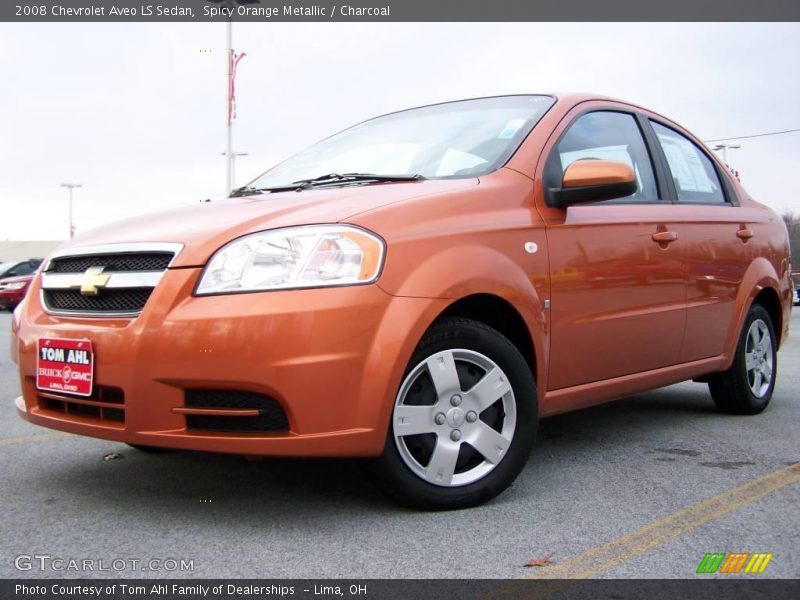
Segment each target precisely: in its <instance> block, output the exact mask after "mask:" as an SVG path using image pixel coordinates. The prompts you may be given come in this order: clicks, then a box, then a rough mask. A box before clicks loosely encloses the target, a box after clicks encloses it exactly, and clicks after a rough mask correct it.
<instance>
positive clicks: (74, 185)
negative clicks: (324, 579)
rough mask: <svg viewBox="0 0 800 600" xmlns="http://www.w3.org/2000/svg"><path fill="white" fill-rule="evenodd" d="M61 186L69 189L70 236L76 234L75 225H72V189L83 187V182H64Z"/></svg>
mask: <svg viewBox="0 0 800 600" xmlns="http://www.w3.org/2000/svg"><path fill="white" fill-rule="evenodd" d="M61 187H64V188H67V189H68V190H69V237H70V238H72V237H73V236H74V235H75V227H73V226H72V190H74V189H75V188H79V187H83V184H82V183H62V184H61Z"/></svg>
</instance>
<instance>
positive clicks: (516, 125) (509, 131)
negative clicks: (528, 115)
mask: <svg viewBox="0 0 800 600" xmlns="http://www.w3.org/2000/svg"><path fill="white" fill-rule="evenodd" d="M526 122H527V119H511V120H510V121H509V122H508V123H506V126H505V127H504V128H503V130H502V131H501V132H500V134H499V135H498V136H497V138H498V139H501V140H510V139H511V138H513V137H514V136H515V135H516V134H517V131H519V129H520V127H522V126H523V125H525V123H526Z"/></svg>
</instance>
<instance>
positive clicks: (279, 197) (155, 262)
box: [12, 95, 792, 508]
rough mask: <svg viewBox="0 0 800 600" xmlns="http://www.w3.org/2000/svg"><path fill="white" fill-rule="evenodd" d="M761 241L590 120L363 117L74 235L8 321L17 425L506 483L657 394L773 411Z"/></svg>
mask: <svg viewBox="0 0 800 600" xmlns="http://www.w3.org/2000/svg"><path fill="white" fill-rule="evenodd" d="M791 294H792V289H791V279H790V265H789V250H788V236H787V233H786V228H785V226H784V225H783V222H782V221H781V219H780V218H779V217H778V216H776V214H775V213H774V212H773V211H772V210H770V209H769V208H766V207H765V206H763V205H761V204H759V203H757V202H756V201H754V200H753V199H752V198H751V197H750V196H749V195H748V193H747V192H746V191H745V190H744V189H743V188H742V186H741V185H740V184H739V183H738V182H737V181H736V180H735V179H733V178H731V177H730V176H729V174H728V172H727V170H726V169H725V168H724V167H723V165H722V164H720V163H719V162H718V161H717V160H716V159H715V157H714V156H713V155H712V154H711V153H710V152H709V151H708V150H707V149H706V148H705V147H704V146H703V144H701V143H700V142H699V141H698V140H697V138H695V137H693V136H692V135H691V134H689V133H688V132H687V131H685V130H684V129H682V128H681V127H680V126H678V125H676V124H675V123H673V122H672V121H670V120H668V119H666V118H664V117H662V116H659V115H657V114H655V113H653V112H650V111H648V110H645V109H642V108H639V107H637V106H633V105H631V104H627V103H624V102H620V101H615V100H609V99H603V98H598V97H594V96H563V97H555V96H546V95H522V96H508V97H496V98H484V99H477V100H467V101H461V102H451V103H445V104H438V105H434V106H426V107H422V108H417V109H413V110H407V111H402V112H397V113H394V114H390V115H386V116H383V117H379V118H376V119H372V120H369V121H366V122H364V123H361V124H360V125H356V126H355V127H353V128H351V129H348V130H345V131H344V132H342V133H339V134H337V135H334V136H332V137H330V138H328V139H326V140H324V141H322V142H320V143H318V144H316V145H315V146H312V147H311V148H309V149H308V150H306V151H304V152H302V153H301V154H299V155H297V156H295V157H294V158H290V159H289V160H287V161H285V162H284V163H282V164H280V165H278V166H277V167H275V168H273V169H271V170H270V171H267V172H266V173H265V174H264V175H263V176H261V177H260V178H258V179H256V180H255V181H254V182H252V183H251V184H250V185H249V186H246V187H244V188H241V189H239V190H236V192H234V194H233V195H232V197H230V198H227V199H224V200H220V201H217V202H210V203H201V204H198V205H193V206H191V207H188V208H181V209H177V210H172V211H170V212H165V213H163V214H159V215H158V216H156V217H153V216H148V217H141V218H138V219H133V220H129V221H126V222H123V223H119V224H115V225H113V226H110V227H107V228H105V229H99V230H96V231H93V232H90V233H87V234H85V235H81V236H79V237H76V238H74V239H73V240H71V241H70V242H68V243H66V244H65V245H63V246H62V247H61V248H60V249H58V250H57V251H56V252H55V253H54V254H53V255H52V256H50V257H49V258H48V260H47V261H46V263H45V265H44V268H43V270H42V272H41V273H40V274H39V275H38V276H37V278H36V280H35V281H34V283H33V286H32V288H31V291H30V293H29V294H28V296H27V300H26V301H25V302H24V303H23V305H21V306H20V307H19V308H18V310H17V311H16V313H15V317H14V320H13V331H14V334H15V337H14V342H13V348H12V354H13V356H14V358H15V359H16V360H17V361H18V363H19V371H20V381H21V385H22V392H23V393H22V396H21V397H20V398H18V399H17V401H16V406H17V409H18V411H19V413H20V414H21V415H22V416H23V417H24V418H25V419H27V420H29V421H31V422H32V423H36V424H39V425H43V426H45V427H51V428H53V429H58V430H62V431H68V432H72V433H77V434H83V435H89V436H95V437H99V438H104V439H109V440H118V441H120V442H126V443H129V444H131V445H134V446H138V447H143V448H175V449H190V450H203V451H214V452H228V453H238V454H244V455H282V456H360V457H373V459H374V460H373V461H372V462H371V463H370V464H371V467H372V468H371V469H370V471H369V472H370V473H371V474H372V477H373V478H374V479H375V480H376V481H377V482H379V484H380V485H381V486H382V487H383V488H384V489H386V490H388V491H389V492H390V493H391V494H392V495H393V496H394V497H395V498H398V499H401V500H403V501H405V502H407V503H411V504H414V505H417V506H422V507H428V508H456V507H466V506H472V505H476V504H479V503H481V502H484V501H486V500H488V499H490V498H492V497H494V496H495V495H497V494H498V493H500V492H501V491H502V490H504V489H505V488H506V487H508V486H509V485H510V484H511V482H512V481H513V480H514V478H515V477H516V476H517V474H518V473H519V472H520V470H521V469H522V467H523V465H524V464H525V461H526V459H527V457H528V455H529V453H530V450H531V447H532V445H533V442H534V437H535V432H536V428H537V421H538V419H539V418H541V417H546V416H549V415H553V414H556V413H561V412H565V411H569V410H574V409H578V408H582V407H586V406H590V405H594V404H598V403H602V402H606V401H609V400H612V399H615V398H619V397H622V396H625V395H628V394H633V393H636V392H640V391H643V390H647V389H651V388H656V387H659V386H664V385H667V384H671V383H674V382H678V381H682V380H687V379H695V380H700V381H705V382H708V385H709V388H710V391H711V397H712V398H713V401H714V402H715V403H716V405H717V406H718V407H719V408H720V409H721V410H723V411H725V412H729V413H737V414H755V413H759V412H760V411H762V410H764V408H765V407H766V406H767V404H768V403H769V401H770V398H771V396H772V392H773V387H774V385H775V377H776V372H777V362H776V351H777V350H778V348H779V346H780V344H781V342H782V341H783V340H785V338H786V336H787V335H788V325H789V311H790V306H791Z"/></svg>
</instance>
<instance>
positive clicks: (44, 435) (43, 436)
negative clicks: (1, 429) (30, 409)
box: [0, 432, 67, 446]
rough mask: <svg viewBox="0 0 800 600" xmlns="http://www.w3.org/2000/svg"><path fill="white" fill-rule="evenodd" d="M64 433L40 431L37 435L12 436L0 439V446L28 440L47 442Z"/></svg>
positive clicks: (60, 436)
mask: <svg viewBox="0 0 800 600" xmlns="http://www.w3.org/2000/svg"><path fill="white" fill-rule="evenodd" d="M66 435H67V434H66V433H60V432H53V433H42V434H39V435H25V436H22V437H13V438H6V439H0V446H13V445H14V444H27V443H28V442H49V441H50V440H57V439H59V438H62V437H66Z"/></svg>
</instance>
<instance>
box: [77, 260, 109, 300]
mask: <svg viewBox="0 0 800 600" xmlns="http://www.w3.org/2000/svg"><path fill="white" fill-rule="evenodd" d="M103 269H105V267H89V268H88V269H86V272H85V273H84V274H83V282H82V283H81V294H82V295H83V296H97V293H98V292H99V291H100V289H101V288H103V287H105V285H106V284H107V283H108V280H109V279H111V275H110V274H109V273H103Z"/></svg>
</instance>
